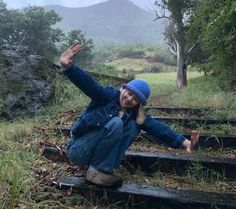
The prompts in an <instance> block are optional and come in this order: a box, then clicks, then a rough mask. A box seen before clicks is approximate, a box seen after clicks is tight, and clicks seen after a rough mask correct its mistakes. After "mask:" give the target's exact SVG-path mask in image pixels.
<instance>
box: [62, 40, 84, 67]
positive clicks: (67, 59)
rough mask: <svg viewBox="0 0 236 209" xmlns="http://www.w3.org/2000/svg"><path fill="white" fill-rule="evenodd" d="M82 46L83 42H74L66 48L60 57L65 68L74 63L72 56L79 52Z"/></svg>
mask: <svg viewBox="0 0 236 209" xmlns="http://www.w3.org/2000/svg"><path fill="white" fill-rule="evenodd" d="M82 47H83V46H82V45H81V44H72V45H71V46H70V47H69V48H68V49H66V51H64V52H63V53H62V54H61V57H60V63H61V66H62V67H63V68H65V69H66V68H68V67H69V66H70V64H71V63H72V57H73V56H74V55H75V54H77V53H79V52H80V50H81V49H82Z"/></svg>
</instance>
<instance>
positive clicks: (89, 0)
mask: <svg viewBox="0 0 236 209" xmlns="http://www.w3.org/2000/svg"><path fill="white" fill-rule="evenodd" d="M105 1H108V0H3V2H5V3H6V4H7V7H8V8H14V9H20V8H22V7H27V6H29V5H31V6H34V5H37V6H44V5H51V4H59V5H62V6H65V7H85V6H89V5H93V4H97V3H100V2H105ZM117 1H119V0H117ZM130 1H132V2H133V3H135V4H136V5H138V6H140V7H142V8H144V9H151V8H152V5H153V2H154V1H155V0H130Z"/></svg>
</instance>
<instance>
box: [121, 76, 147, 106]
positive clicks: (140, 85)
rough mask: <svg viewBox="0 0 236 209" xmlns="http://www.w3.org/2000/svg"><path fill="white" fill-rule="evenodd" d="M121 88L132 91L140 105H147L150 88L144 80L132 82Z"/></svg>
mask: <svg viewBox="0 0 236 209" xmlns="http://www.w3.org/2000/svg"><path fill="white" fill-rule="evenodd" d="M123 88H125V89H128V90H130V91H132V92H133V93H134V94H135V95H136V96H137V97H138V99H139V101H140V102H141V104H142V105H145V104H146V103H147V99H148V97H149V96H150V87H149V85H148V84H147V82H146V81H144V80H138V79H135V80H132V81H130V82H129V83H127V84H124V85H123Z"/></svg>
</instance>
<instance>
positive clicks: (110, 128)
mask: <svg viewBox="0 0 236 209" xmlns="http://www.w3.org/2000/svg"><path fill="white" fill-rule="evenodd" d="M104 128H105V129H106V131H107V133H106V134H109V135H120V134H122V133H123V121H122V120H121V118H120V117H114V118H112V119H111V120H109V121H108V122H107V123H106V124H105V126H104Z"/></svg>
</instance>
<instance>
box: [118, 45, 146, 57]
mask: <svg viewBox="0 0 236 209" xmlns="http://www.w3.org/2000/svg"><path fill="white" fill-rule="evenodd" d="M144 55H145V52H144V51H143V50H142V49H139V48H136V47H134V46H132V45H131V46H127V47H125V48H123V49H122V50H120V52H119V53H118V57H143V56H144Z"/></svg>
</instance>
